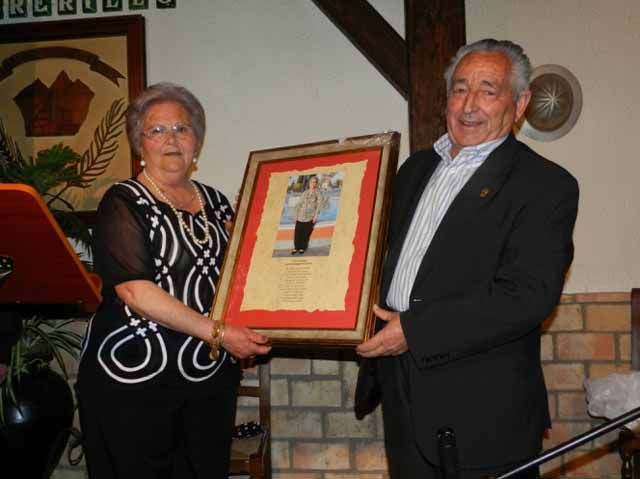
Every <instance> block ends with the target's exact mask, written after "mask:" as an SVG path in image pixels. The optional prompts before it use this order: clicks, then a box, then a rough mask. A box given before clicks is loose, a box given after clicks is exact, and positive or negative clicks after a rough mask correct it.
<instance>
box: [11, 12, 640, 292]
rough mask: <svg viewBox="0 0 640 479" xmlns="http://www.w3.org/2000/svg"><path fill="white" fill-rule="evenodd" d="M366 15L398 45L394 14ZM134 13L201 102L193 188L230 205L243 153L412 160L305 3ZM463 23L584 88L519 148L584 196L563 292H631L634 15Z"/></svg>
mask: <svg viewBox="0 0 640 479" xmlns="http://www.w3.org/2000/svg"><path fill="white" fill-rule="evenodd" d="M370 1H371V3H372V4H373V5H374V6H375V7H376V8H378V10H379V11H380V12H381V14H382V15H383V16H384V17H385V18H386V19H387V20H388V21H389V22H390V23H391V24H392V26H394V28H396V30H397V31H398V32H399V33H400V34H401V35H403V36H404V12H403V9H404V7H403V1H402V0H375V1H374V0H370ZM5 3H6V0H5ZM54 3H55V2H54ZM99 3H100V2H99ZM124 3H125V4H126V3H127V2H126V1H125V2H124ZM150 4H151V5H153V4H154V2H153V1H151V2H150ZM125 9H126V5H125ZM122 13H129V12H126V11H125V12H122ZM136 13H137V12H136ZM141 13H143V14H144V15H145V17H146V21H147V52H148V53H147V55H148V56H147V67H148V81H149V83H153V82H157V81H163V80H168V81H174V82H178V83H182V84H184V85H186V86H187V87H188V88H190V89H191V90H192V91H193V92H194V93H195V94H196V95H197V96H198V97H199V98H200V99H201V101H202V102H203V104H204V105H205V108H206V111H207V114H208V122H209V130H208V133H207V139H206V143H205V147H204V151H203V154H202V155H201V162H200V167H199V170H198V172H197V174H196V177H197V178H198V179H201V180H204V181H205V182H207V183H210V184H212V185H214V186H217V187H218V188H220V189H221V190H223V191H224V192H225V193H226V194H227V195H229V196H230V198H233V197H234V196H235V193H236V191H237V190H238V189H239V187H240V183H241V181H242V175H243V172H244V167H245V164H246V160H247V158H248V154H249V152H250V151H251V150H256V149H262V148H270V147H275V146H284V145H289V144H297V143H304V142H310V141H318V140H326V139H331V138H336V137H341V136H353V135H360V134H367V133H374V132H379V131H383V130H386V129H393V130H397V131H400V132H401V133H402V135H403V142H402V150H401V158H404V157H405V156H406V155H407V153H408V147H407V145H408V136H407V106H406V102H405V101H404V100H403V99H402V97H401V96H400V95H399V94H398V93H397V92H396V91H395V90H394V89H393V88H392V87H391V86H390V85H389V84H388V83H387V82H386V80H384V78H382V76H381V75H380V74H379V73H378V72H377V71H376V70H375V69H374V68H373V67H372V66H371V65H370V64H369V63H368V62H367V60H365V59H364V57H363V56H362V55H361V54H360V53H359V52H358V51H357V50H356V49H355V48H354V47H353V46H352V45H351V44H350V43H349V42H348V41H347V40H346V38H345V37H344V35H342V33H340V32H339V31H338V30H337V29H336V28H335V27H334V26H333V24H331V22H330V21H329V20H328V19H327V18H326V17H325V16H324V15H323V14H322V13H321V12H320V11H319V10H318V9H317V7H316V6H315V5H314V4H313V3H312V2H311V0H269V1H264V0H179V1H178V8H177V9H176V10H166V11H162V10H156V9H154V8H153V7H152V8H150V9H149V10H146V11H142V12H141ZM466 15H467V38H468V40H470V41H472V40H476V39H480V38H483V37H486V36H493V37H496V38H507V39H511V40H514V41H517V42H520V43H522V45H523V46H524V47H525V49H526V51H527V52H528V53H529V55H530V57H531V60H532V62H533V63H534V65H539V64H545V63H557V64H560V65H563V66H565V67H567V68H568V69H569V70H571V71H572V72H573V73H574V74H575V75H576V76H577V78H578V80H579V81H580V83H581V85H582V89H583V95H584V101H583V112H582V116H581V118H580V120H579V121H578V124H577V125H576V126H575V127H574V129H573V130H572V131H571V132H569V134H568V135H566V136H565V137H563V138H561V139H559V140H557V141H554V142H551V143H539V142H535V141H532V140H528V139H527V138H522V139H523V140H524V141H526V142H527V143H529V144H530V145H531V146H532V147H533V148H534V149H536V150H537V151H539V152H540V153H541V154H543V155H545V156H547V157H548V158H550V159H552V160H554V161H556V162H558V163H560V164H561V165H563V166H565V167H566V168H567V169H569V170H570V171H571V172H572V173H573V174H574V175H575V176H576V177H577V178H578V180H579V182H580V185H581V200H580V213H579V218H578V224H577V226H576V233H575V242H576V257H575V261H574V264H573V267H572V270H571V272H570V275H569V278H568V281H567V284H566V288H565V291H566V292H590V291H624V290H628V289H629V288H631V287H632V286H634V285H639V284H640V255H636V254H635V249H636V245H637V244H638V240H639V239H640V234H639V231H640V229H639V227H638V224H639V223H640V221H639V220H640V212H638V211H637V208H636V205H638V199H639V198H638V195H639V194H638V193H635V192H634V188H633V183H632V182H634V181H637V179H638V178H640V175H639V173H640V161H638V159H637V158H636V156H637V153H636V151H637V148H634V146H635V145H634V143H633V142H634V139H635V136H634V131H633V130H634V127H635V125H636V124H637V121H636V122H634V117H633V115H634V113H635V112H636V111H637V110H638V107H640V104H639V103H640V93H638V87H637V85H640V61H639V60H638V58H637V51H636V50H637V49H638V47H639V46H640V42H639V41H638V40H639V39H640V38H639V37H640V2H637V1H636V0H610V1H608V2H603V1H601V0H561V1H559V0H538V1H535V2H529V1H525V0H466ZM80 16H81V15H78V17H80ZM82 17H83V18H84V17H86V15H85V16H82ZM49 19H51V18H49ZM21 21H22V20H21ZM26 21H33V19H32V18H29V19H26ZM4 22H5V23H7V22H8V20H6V19H5V20H4ZM540 194H544V191H543V190H542V191H541V192H540Z"/></svg>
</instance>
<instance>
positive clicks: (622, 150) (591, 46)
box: [466, 0, 640, 292]
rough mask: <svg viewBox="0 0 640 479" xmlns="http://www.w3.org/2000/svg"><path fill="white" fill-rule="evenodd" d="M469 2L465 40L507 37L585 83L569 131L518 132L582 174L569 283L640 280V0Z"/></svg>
mask: <svg viewBox="0 0 640 479" xmlns="http://www.w3.org/2000/svg"><path fill="white" fill-rule="evenodd" d="M466 8H467V11H466V13H467V40H469V41H473V40H477V39H480V38H483V37H486V36H493V37H496V38H508V39H511V40H514V41H516V42H519V43H521V44H522V45H523V46H524V47H525V49H526V51H527V52H528V54H529V56H530V58H531V61H532V63H533V64H534V65H542V64H548V63H555V64H560V65H563V66H564V67H566V68H568V69H569V70H570V71H571V72H572V73H573V74H574V75H575V76H576V77H577V78H578V80H579V81H580V84H581V86H582V93H583V107H582V115H581V117H580V119H579V120H578V123H577V124H576V126H575V127H574V128H573V130H572V131H570V132H569V133H568V134H567V135H566V136H564V137H563V138H561V139H558V140H556V141H554V142H549V143H541V142H536V141H533V140H528V139H526V138H524V140H525V141H526V142H527V143H528V144H530V145H531V146H532V147H533V148H534V149H535V150H537V151H538V152H540V153H541V154H542V155H544V156H546V157H548V158H550V159H552V160H554V161H556V162H557V163H560V164H561V165H563V166H565V167H566V168H567V169H569V171H571V172H572V173H573V174H574V175H575V176H576V177H577V178H578V181H579V182H580V189H581V197H580V211H579V215H578V222H577V224H576V231H575V235H574V238H575V243H576V255H575V260H574V262H573V267H572V269H571V273H570V276H569V279H568V281H567V284H566V287H565V289H566V291H567V292H589V291H625V290H628V289H630V288H631V287H633V286H638V285H640V254H639V253H638V249H639V248H638V247H639V240H640V209H639V206H640V201H639V200H640V193H639V192H640V187H638V186H637V185H638V182H639V180H640V161H639V160H640V158H639V155H638V148H637V142H638V136H636V135H637V132H636V130H637V128H638V125H639V123H640V122H639V117H638V113H639V108H640V90H639V85H640V60H639V59H638V49H639V48H640V2H638V1H636V0H610V1H607V2H603V1H600V0H562V1H554V0H543V1H535V2H527V1H522V0H486V1H477V0H467V1H466ZM540 193H541V194H544V191H541V192H540Z"/></svg>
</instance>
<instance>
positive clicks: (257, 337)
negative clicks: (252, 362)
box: [222, 323, 271, 359]
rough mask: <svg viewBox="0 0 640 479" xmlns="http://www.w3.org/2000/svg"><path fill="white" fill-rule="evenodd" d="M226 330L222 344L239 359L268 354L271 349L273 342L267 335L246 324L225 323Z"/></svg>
mask: <svg viewBox="0 0 640 479" xmlns="http://www.w3.org/2000/svg"><path fill="white" fill-rule="evenodd" d="M224 330H225V332H224V341H223V342H222V346H223V347H224V349H226V350H227V351H229V352H230V353H231V354H233V356H235V357H236V358H238V359H244V358H249V357H252V356H256V355H258V354H267V353H268V352H269V351H271V343H270V340H269V338H268V337H267V336H264V335H262V334H259V333H256V332H255V331H252V330H251V329H249V328H245V327H244V326H237V325H235V324H228V323H226V324H225V325H224Z"/></svg>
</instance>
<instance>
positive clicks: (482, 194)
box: [480, 186, 491, 198]
mask: <svg viewBox="0 0 640 479" xmlns="http://www.w3.org/2000/svg"><path fill="white" fill-rule="evenodd" d="M490 193H491V188H489V187H488V186H485V187H484V188H482V189H481V190H480V198H486V197H487V196H489V194H490Z"/></svg>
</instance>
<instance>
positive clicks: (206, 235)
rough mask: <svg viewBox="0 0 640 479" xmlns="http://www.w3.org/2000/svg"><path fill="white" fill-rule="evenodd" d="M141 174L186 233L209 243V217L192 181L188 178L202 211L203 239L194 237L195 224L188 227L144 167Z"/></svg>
mask: <svg viewBox="0 0 640 479" xmlns="http://www.w3.org/2000/svg"><path fill="white" fill-rule="evenodd" d="M142 174H143V175H144V177H145V178H146V179H147V181H149V184H150V185H151V186H152V187H153V189H154V190H155V192H156V193H157V194H158V196H159V197H160V199H161V200H162V201H164V202H165V203H166V204H168V205H169V207H170V208H171V210H172V211H173V214H175V215H176V218H178V221H179V222H180V225H181V226H182V228H183V229H184V230H185V231H186V232H187V233H189V236H191V239H192V240H193V241H194V242H195V243H198V244H207V243H209V241H211V233H210V232H209V219H208V218H207V212H206V211H205V209H204V200H203V199H202V195H201V194H200V190H199V189H198V187H197V186H196V185H195V184H194V183H193V181H191V180H189V183H190V184H191V186H193V191H195V194H196V197H197V198H198V203H200V211H201V212H202V219H203V220H204V238H203V239H199V238H197V237H196V232H195V226H194V228H193V230H192V229H191V228H189V225H187V223H186V221H185V220H184V219H182V215H181V214H180V213H179V212H178V210H177V209H176V207H175V206H173V203H171V201H170V200H169V198H167V196H166V195H165V194H164V193H163V192H162V190H161V189H160V188H159V187H158V185H156V183H155V182H154V181H153V180H152V179H151V176H149V174H148V173H147V170H146V169H144V170H142Z"/></svg>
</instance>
